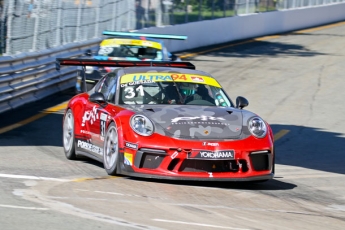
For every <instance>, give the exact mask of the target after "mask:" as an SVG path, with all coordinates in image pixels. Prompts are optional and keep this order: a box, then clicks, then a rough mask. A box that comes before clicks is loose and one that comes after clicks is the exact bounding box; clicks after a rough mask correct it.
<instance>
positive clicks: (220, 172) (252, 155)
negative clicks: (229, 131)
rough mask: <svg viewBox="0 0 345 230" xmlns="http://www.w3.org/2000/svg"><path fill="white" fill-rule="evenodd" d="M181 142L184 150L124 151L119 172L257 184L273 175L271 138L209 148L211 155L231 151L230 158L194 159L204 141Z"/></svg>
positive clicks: (235, 142)
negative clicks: (213, 152)
mask: <svg viewBox="0 0 345 230" xmlns="http://www.w3.org/2000/svg"><path fill="white" fill-rule="evenodd" d="M178 142H179V143H178V145H177V146H182V148H181V147H178V148H165V147H164V146H161V148H157V147H156V148H152V146H147V145H146V146H141V147H140V146H139V147H138V150H135V149H130V148H123V149H122V151H121V152H122V153H123V154H120V159H119V162H120V165H119V166H120V167H119V169H120V170H119V171H120V172H119V173H121V174H124V175H129V176H138V177H144V178H164V179H174V180H202V181H203V180H212V181H255V180H268V179H272V178H273V176H274V171H273V168H274V167H273V165H274V150H273V144H272V141H271V140H270V139H269V138H267V140H262V139H261V140H257V139H255V138H254V139H253V137H250V138H247V139H246V140H237V141H228V142H225V141H224V142H218V144H219V146H217V148H216V149H217V150H215V149H212V148H208V149H207V151H210V152H212V151H215V152H217V151H222V150H228V149H231V150H233V151H234V157H233V158H231V159H229V158H227V159H221V158H215V159H200V158H195V156H196V152H198V151H199V150H200V149H202V148H204V149H205V148H206V147H204V146H202V143H203V142H200V141H199V142H197V141H196V142H194V143H192V142H188V141H178ZM163 143H164V142H163ZM166 144H167V145H168V144H169V143H168V142H166ZM183 146H185V147H187V146H188V147H189V148H183ZM147 147H149V148H147Z"/></svg>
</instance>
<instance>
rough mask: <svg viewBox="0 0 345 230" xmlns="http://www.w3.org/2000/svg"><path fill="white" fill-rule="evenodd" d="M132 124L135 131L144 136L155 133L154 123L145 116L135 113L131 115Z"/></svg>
mask: <svg viewBox="0 0 345 230" xmlns="http://www.w3.org/2000/svg"><path fill="white" fill-rule="evenodd" d="M130 125H131V127H132V129H133V130H134V132H136V133H137V134H140V135H142V136H150V135H152V133H153V123H152V122H151V121H150V119H148V118H147V117H145V116H142V115H134V116H132V117H131V120H130Z"/></svg>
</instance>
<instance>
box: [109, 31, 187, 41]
mask: <svg viewBox="0 0 345 230" xmlns="http://www.w3.org/2000/svg"><path fill="white" fill-rule="evenodd" d="M103 35H108V36H118V37H121V36H131V37H147V38H159V39H170V40H187V38H188V37H187V36H185V35H173V34H151V33H138V32H120V31H109V30H105V31H103Z"/></svg>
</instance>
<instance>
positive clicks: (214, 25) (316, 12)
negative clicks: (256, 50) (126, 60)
mask: <svg viewBox="0 0 345 230" xmlns="http://www.w3.org/2000/svg"><path fill="white" fill-rule="evenodd" d="M343 20H345V3H338V4H332V5H326V6H316V7H311V8H300V9H293V10H283V11H272V12H265V13H257V14H251V15H243V16H236V17H229V18H220V19H215V20H207V21H199V22H191V23H187V24H181V25H175V26H166V27H153V28H147V29H143V30H141V31H142V32H145V33H161V34H181V35H187V36H188V40H186V41H165V44H166V46H167V47H168V48H169V50H170V51H171V52H178V51H182V50H189V49H194V48H199V47H203V46H210V45H216V44H221V43H225V42H230V41H236V40H242V39H248V38H255V37H259V36H264V35H272V34H279V33H285V32H289V31H293V30H299V29H305V28H309V27H315V26H319V25H324V24H329V23H334V22H338V21H343Z"/></svg>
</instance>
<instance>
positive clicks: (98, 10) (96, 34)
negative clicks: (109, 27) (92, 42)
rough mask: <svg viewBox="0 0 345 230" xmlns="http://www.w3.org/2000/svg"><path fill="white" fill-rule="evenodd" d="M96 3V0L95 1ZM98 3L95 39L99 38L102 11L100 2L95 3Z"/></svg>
mask: <svg viewBox="0 0 345 230" xmlns="http://www.w3.org/2000/svg"><path fill="white" fill-rule="evenodd" d="M94 1H95V0H94ZM95 2H96V6H97V7H96V24H95V36H94V37H95V38H97V37H98V36H99V18H100V13H99V12H100V11H101V3H100V1H95Z"/></svg>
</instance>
